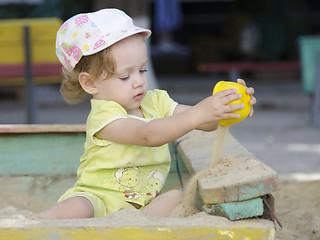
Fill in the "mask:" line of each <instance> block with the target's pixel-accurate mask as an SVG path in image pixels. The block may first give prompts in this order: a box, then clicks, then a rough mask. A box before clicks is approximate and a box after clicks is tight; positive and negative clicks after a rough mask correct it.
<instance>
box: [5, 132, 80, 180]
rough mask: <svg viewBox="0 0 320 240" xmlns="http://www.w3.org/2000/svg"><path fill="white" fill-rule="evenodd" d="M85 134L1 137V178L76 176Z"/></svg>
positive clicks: (8, 135)
mask: <svg viewBox="0 0 320 240" xmlns="http://www.w3.org/2000/svg"><path fill="white" fill-rule="evenodd" d="M84 142H85V133H77V132H75V133H67V134H61V133H60V134H59V133H32V134H12V133H10V134H6V135H3V134H1V136H0V166H1V167H0V175H38V174H45V175H74V174H75V173H76V170H77V168H78V166H79V164H80V161H79V160H80V157H81V156H82V154H83V151H84V150H83V145H84Z"/></svg>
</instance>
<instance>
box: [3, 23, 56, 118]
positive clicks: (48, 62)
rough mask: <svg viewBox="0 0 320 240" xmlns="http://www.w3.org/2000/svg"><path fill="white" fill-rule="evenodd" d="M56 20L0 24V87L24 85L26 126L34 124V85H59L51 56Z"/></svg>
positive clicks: (52, 55)
mask: <svg viewBox="0 0 320 240" xmlns="http://www.w3.org/2000/svg"><path fill="white" fill-rule="evenodd" d="M61 24H62V21H61V20H60V19H58V18H32V19H5V20H1V21H0V51H1V53H2V54H1V55H0V86H25V96H26V102H27V107H26V115H27V123H35V122H36V116H35V115H36V111H37V102H36V100H35V97H34V95H35V90H34V88H35V85H37V84H53V83H58V82H60V79H61V64H60V63H59V61H58V59H57V57H56V54H55V38H56V34H57V31H58V29H59V27H60V26H61Z"/></svg>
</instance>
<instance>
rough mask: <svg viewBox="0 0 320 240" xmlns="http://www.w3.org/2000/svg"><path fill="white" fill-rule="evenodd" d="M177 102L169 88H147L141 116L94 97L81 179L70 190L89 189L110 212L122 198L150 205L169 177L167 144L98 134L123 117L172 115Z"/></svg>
mask: <svg viewBox="0 0 320 240" xmlns="http://www.w3.org/2000/svg"><path fill="white" fill-rule="evenodd" d="M176 105H177V103H176V102H174V101H173V100H172V99H171V98H170V97H169V95H168V94H167V92H166V91H163V90H153V91H148V92H147V94H146V96H145V97H144V99H143V100H142V102H141V110H142V113H143V115H144V118H139V117H136V116H132V115H129V114H127V112H126V111H125V109H124V108H123V107H122V106H120V105H119V104H118V103H116V102H113V101H104V100H97V99H92V100H91V112H90V114H89V116H88V119H87V126H86V127H87V139H86V143H85V153H84V155H83V156H82V157H81V159H80V161H81V165H80V167H79V168H78V173H77V174H78V181H77V183H76V184H75V187H74V188H72V189H70V190H68V191H67V193H70V192H75V191H84V192H90V193H92V194H94V195H96V196H98V197H99V198H101V199H102V200H103V201H104V202H105V205H106V208H107V213H112V212H115V211H118V210H120V209H117V208H119V206H115V207H114V205H118V204H117V203H115V202H114V201H119V199H122V200H124V201H125V202H133V203H137V204H140V205H141V206H145V205H147V204H148V203H149V202H150V201H151V200H152V199H153V198H154V197H156V196H157V195H158V194H159V192H160V191H161V188H162V185H163V184H164V181H165V179H166V178H167V176H168V173H169V168H170V161H171V159H170V153H169V148H168V144H165V145H162V146H160V147H144V146H136V145H124V144H118V143H115V142H111V141H109V140H102V139H98V138H96V137H95V134H96V133H97V132H98V131H99V130H101V129H102V128H103V127H105V126H106V125H108V124H109V123H111V122H112V121H114V120H117V119H121V118H136V119H140V120H142V121H145V122H149V121H152V120H153V119H157V118H164V117H168V116H171V115H173V112H174V109H175V107H176ZM64 199H65V198H64ZM59 201H60V200H59ZM120 208H121V207H120Z"/></svg>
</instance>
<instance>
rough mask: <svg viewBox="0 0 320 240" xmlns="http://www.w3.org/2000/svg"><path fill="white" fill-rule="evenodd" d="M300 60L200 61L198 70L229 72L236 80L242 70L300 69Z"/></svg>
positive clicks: (230, 76) (202, 71) (204, 71)
mask: <svg viewBox="0 0 320 240" xmlns="http://www.w3.org/2000/svg"><path fill="white" fill-rule="evenodd" d="M299 69H300V62H299V61H265V62H222V63H220V62H217V63H200V64H199V65H198V70H199V72H201V73H218V72H227V73H229V78H230V79H232V80H235V79H236V78H238V77H239V74H240V72H253V71H279V70H280V71H282V70H299Z"/></svg>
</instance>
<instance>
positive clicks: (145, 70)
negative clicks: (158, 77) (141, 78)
mask: <svg viewBox="0 0 320 240" xmlns="http://www.w3.org/2000/svg"><path fill="white" fill-rule="evenodd" d="M139 72H140V73H145V72H148V70H147V69H142V70H140V71H139Z"/></svg>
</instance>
